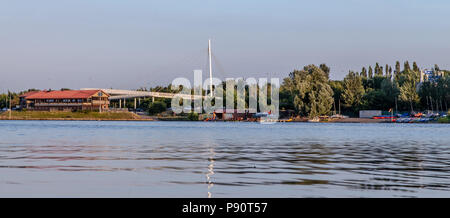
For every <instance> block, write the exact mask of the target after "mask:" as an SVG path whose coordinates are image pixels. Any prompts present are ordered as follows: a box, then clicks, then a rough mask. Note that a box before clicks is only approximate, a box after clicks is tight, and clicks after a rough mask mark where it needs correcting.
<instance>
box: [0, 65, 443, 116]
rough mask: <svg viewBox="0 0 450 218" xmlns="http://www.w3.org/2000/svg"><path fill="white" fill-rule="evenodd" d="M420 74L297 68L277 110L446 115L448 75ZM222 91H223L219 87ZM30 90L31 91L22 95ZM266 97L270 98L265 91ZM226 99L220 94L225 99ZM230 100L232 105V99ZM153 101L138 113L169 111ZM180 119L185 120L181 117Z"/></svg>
mask: <svg viewBox="0 0 450 218" xmlns="http://www.w3.org/2000/svg"><path fill="white" fill-rule="evenodd" d="M421 71H422V69H421V68H419V66H418V65H417V63H416V62H413V64H412V66H411V65H410V63H409V62H408V61H406V62H404V63H403V67H402V66H401V64H400V62H399V61H397V62H396V64H395V66H389V65H385V66H383V65H381V64H379V63H375V65H374V66H368V67H363V68H362V69H361V70H358V71H349V72H348V74H347V75H346V76H345V78H344V79H343V80H330V72H331V69H330V67H328V66H327V65H326V64H321V65H319V66H315V65H308V66H305V67H304V68H303V69H300V70H294V71H292V72H291V73H289V74H288V76H287V77H286V78H284V79H283V81H282V84H281V86H280V98H279V103H280V110H292V111H295V114H297V115H300V116H303V117H317V116H323V115H332V114H344V115H349V116H353V117H356V116H358V111H359V110H382V111H389V110H392V111H395V112H415V111H425V110H430V111H434V112H436V111H440V112H442V111H448V106H449V104H450V71H448V70H441V69H439V67H438V66H437V65H435V66H434V67H433V68H432V69H431V71H432V72H433V75H432V77H433V78H432V79H427V78H421V76H422V75H421ZM421 81H422V82H421ZM270 85H271V84H269V87H270ZM223 87H224V91H226V86H225V82H224V86H223ZM235 88H236V87H235ZM245 89H246V93H247V94H246V96H245V99H246V102H248V101H249V96H248V86H247V87H246V88H245ZM32 90H34V89H31V90H27V91H32ZM137 90H138V91H156V92H170V93H175V92H177V90H172V87H171V86H170V85H169V86H166V87H162V86H158V87H154V88H150V89H148V90H147V88H140V89H137ZM25 92H26V91H23V92H19V93H12V92H10V93H6V94H2V95H0V108H7V107H9V98H10V97H11V105H12V108H15V107H16V105H18V104H19V96H20V94H22V93H25ZM224 93H225V92H224ZM268 95H270V89H269V92H268ZM226 97H227V96H225V95H224V98H225V99H226ZM234 97H235V105H236V104H237V102H236V95H235V96H234ZM154 100H155V102H153V100H152V98H144V99H141V101H140V105H139V106H138V108H140V109H141V110H143V111H146V112H148V114H150V115H158V114H161V112H163V111H165V110H167V109H168V108H170V107H171V99H164V98H155V99H154ZM133 103H134V102H131V101H127V102H126V103H125V107H128V108H130V109H132V108H133V107H134V105H133ZM268 103H269V104H270V103H271V102H268ZM114 104H117V102H112V106H114ZM247 104H248V103H247ZM116 106H117V105H116ZM99 116H100V115H99ZM102 116H106V115H102ZM113 116H118V115H117V114H115V115H113ZM176 119H178V118H176ZM183 119H185V118H183ZM186 119H189V118H187V117H186Z"/></svg>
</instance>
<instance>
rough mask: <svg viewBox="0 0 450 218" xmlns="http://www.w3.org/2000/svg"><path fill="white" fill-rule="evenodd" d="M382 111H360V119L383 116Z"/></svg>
mask: <svg viewBox="0 0 450 218" xmlns="http://www.w3.org/2000/svg"><path fill="white" fill-rule="evenodd" d="M381 115H382V111H381V110H360V111H359V118H372V117H375V116H381Z"/></svg>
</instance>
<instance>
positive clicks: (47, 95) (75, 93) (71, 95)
mask: <svg viewBox="0 0 450 218" xmlns="http://www.w3.org/2000/svg"><path fill="white" fill-rule="evenodd" d="M99 91H100V90H64V91H40V92H37V93H34V94H31V95H29V96H27V97H26V99H79V98H89V97H91V96H92V95H94V94H95V93H97V92H99ZM105 95H107V94H106V93H105Z"/></svg>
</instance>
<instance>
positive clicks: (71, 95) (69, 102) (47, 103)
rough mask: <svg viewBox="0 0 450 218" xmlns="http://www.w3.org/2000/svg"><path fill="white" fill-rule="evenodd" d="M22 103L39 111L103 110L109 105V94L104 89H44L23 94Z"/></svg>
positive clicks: (23, 106) (27, 107)
mask: <svg viewBox="0 0 450 218" xmlns="http://www.w3.org/2000/svg"><path fill="white" fill-rule="evenodd" d="M20 105H21V107H22V108H23V109H27V110H38V111H81V110H95V111H102V110H107V109H108V107H109V95H108V94H107V93H105V92H103V91H102V90H61V91H46V90H44V91H38V92H33V93H25V94H23V95H21V96H20Z"/></svg>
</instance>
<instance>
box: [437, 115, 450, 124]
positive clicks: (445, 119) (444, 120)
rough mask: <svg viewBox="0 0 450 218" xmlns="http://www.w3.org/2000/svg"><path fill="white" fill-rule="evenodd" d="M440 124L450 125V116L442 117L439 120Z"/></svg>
mask: <svg viewBox="0 0 450 218" xmlns="http://www.w3.org/2000/svg"><path fill="white" fill-rule="evenodd" d="M438 122H439V123H450V116H446V117H442V118H440V119H439V120H438Z"/></svg>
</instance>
